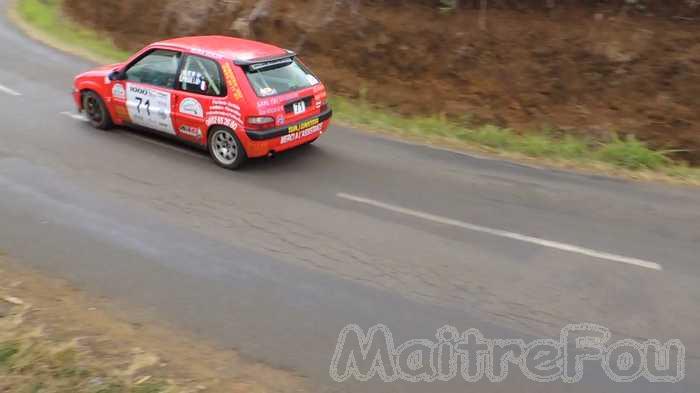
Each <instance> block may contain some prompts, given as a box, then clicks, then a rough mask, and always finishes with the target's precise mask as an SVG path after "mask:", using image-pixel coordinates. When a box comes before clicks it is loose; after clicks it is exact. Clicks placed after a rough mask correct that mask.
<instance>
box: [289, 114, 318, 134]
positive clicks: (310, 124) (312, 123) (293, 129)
mask: <svg viewBox="0 0 700 393" xmlns="http://www.w3.org/2000/svg"><path fill="white" fill-rule="evenodd" d="M320 122H321V121H320V120H319V118H318V117H317V118H315V119H311V120H307V121H305V122H302V123H299V124H295V125H293V126H290V127H289V128H288V129H287V132H289V133H290V134H293V133H295V132H299V131H303V130H305V129H307V128H310V127H313V126H315V125H317V124H318V123H320Z"/></svg>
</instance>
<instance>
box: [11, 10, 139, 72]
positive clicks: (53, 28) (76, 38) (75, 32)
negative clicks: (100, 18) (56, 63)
mask: <svg viewBox="0 0 700 393" xmlns="http://www.w3.org/2000/svg"><path fill="white" fill-rule="evenodd" d="M10 17H11V18H12V19H13V20H14V21H15V22H17V23H18V24H19V25H20V27H22V28H23V29H24V30H25V31H26V32H27V33H28V34H29V35H30V36H32V37H33V38H35V39H38V40H40V41H44V42H46V43H48V44H50V45H52V46H54V47H57V48H58V49H61V50H64V51H66V52H70V53H75V54H77V55H79V56H82V57H86V58H89V59H91V60H94V61H98V62H116V61H120V60H123V59H126V58H128V57H129V53H128V52H126V51H124V50H121V49H119V48H117V47H116V46H115V45H114V43H113V42H112V41H111V40H110V39H109V38H106V37H104V36H101V35H99V34H98V33H96V32H95V31H93V30H90V29H88V28H85V27H83V26H80V25H78V24H76V23H73V22H71V21H70V20H68V19H67V18H65V17H64V16H63V15H62V12H61V0H14V4H12V6H11V9H10Z"/></svg>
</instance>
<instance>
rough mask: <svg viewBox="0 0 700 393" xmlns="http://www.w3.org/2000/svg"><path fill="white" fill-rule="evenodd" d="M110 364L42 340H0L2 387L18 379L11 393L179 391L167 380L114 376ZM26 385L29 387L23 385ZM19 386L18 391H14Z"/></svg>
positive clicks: (0, 387)
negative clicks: (136, 380) (4, 382)
mask: <svg viewBox="0 0 700 393" xmlns="http://www.w3.org/2000/svg"><path fill="white" fill-rule="evenodd" d="M109 374H110V372H109V370H108V367H106V366H103V365H101V364H99V361H98V360H95V359H92V358H90V359H87V358H86V357H85V356H84V354H83V353H80V352H77V351H75V350H73V349H66V350H60V351H55V350H52V347H51V344H50V343H47V342H44V341H43V340H39V339H36V338H35V339H23V340H15V341H9V342H0V390H2V387H3V385H2V380H3V379H6V378H15V381H16V383H15V384H13V385H10V386H5V388H9V389H10V390H9V391H8V392H10V393H14V392H22V393H23V392H43V393H63V392H71V393H163V392H166V391H170V392H172V391H175V390H174V389H173V387H172V386H170V385H168V384H167V383H165V382H163V381H158V380H154V381H148V382H144V383H142V384H139V385H136V384H133V383H131V381H129V380H127V379H123V378H120V377H115V376H110V375H109ZM23 387H26V389H25V388H23ZM13 389H15V390H13Z"/></svg>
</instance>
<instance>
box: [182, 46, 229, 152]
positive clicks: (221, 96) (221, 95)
mask: <svg viewBox="0 0 700 393" xmlns="http://www.w3.org/2000/svg"><path fill="white" fill-rule="evenodd" d="M176 94H177V97H175V100H176V101H175V102H174V103H173V120H174V122H175V131H176V133H177V135H178V136H179V137H180V138H182V139H186V140H190V141H193V142H197V143H200V144H206V132H205V131H206V127H207V126H206V123H205V114H206V113H205V112H209V111H210V110H212V109H215V108H218V107H220V106H223V107H225V106H226V104H225V101H226V95H227V94H226V84H225V83H224V79H223V75H222V72H221V66H220V65H219V63H218V62H217V61H215V60H213V59H210V58H207V57H203V56H197V55H191V54H185V55H184V58H183V59H182V67H180V74H179V75H178V81H177V92H176Z"/></svg>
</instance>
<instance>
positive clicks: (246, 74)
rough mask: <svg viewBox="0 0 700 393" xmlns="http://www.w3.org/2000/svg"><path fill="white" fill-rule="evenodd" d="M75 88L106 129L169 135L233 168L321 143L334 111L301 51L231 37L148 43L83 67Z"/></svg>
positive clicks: (81, 107) (94, 121) (91, 116)
mask: <svg viewBox="0 0 700 393" xmlns="http://www.w3.org/2000/svg"><path fill="white" fill-rule="evenodd" d="M73 96H74V99H75V103H76V104H77V105H78V109H79V110H80V111H84V112H85V113H86V115H87V117H88V119H89V120H90V122H91V123H92V124H93V125H94V126H95V127H97V128H100V129H108V128H110V127H112V126H113V125H115V124H116V125H133V126H138V127H145V128H148V129H152V130H156V131H160V132H163V133H166V134H170V135H173V136H176V137H178V138H181V139H183V140H186V141H189V142H193V143H196V144H198V145H201V146H203V147H207V149H208V150H209V153H210V155H211V157H212V159H213V160H214V161H215V162H216V163H217V164H218V165H220V166H222V167H224V168H229V169H235V168H238V167H239V166H240V165H241V164H242V163H243V162H245V160H246V159H247V158H253V157H262V156H267V155H270V154H274V153H278V152H281V151H284V150H289V149H291V148H294V147H297V146H300V145H303V144H307V143H311V142H313V141H315V140H316V139H317V138H318V137H319V136H320V135H321V134H323V132H324V131H326V129H327V128H328V124H329V122H330V118H331V115H332V111H331V108H330V107H329V105H328V100H327V94H326V88H325V87H324V86H323V84H322V83H321V82H320V81H319V80H318V79H317V78H316V76H314V74H313V73H312V72H311V71H309V69H308V68H307V67H306V66H305V65H304V64H303V63H302V62H301V61H300V60H299V59H298V58H297V56H296V55H295V54H294V53H293V52H291V51H288V50H285V49H281V48H278V47H275V46H272V45H268V44H263V43H260V42H254V41H248V40H243V39H238V38H231V37H222V36H207V37H186V38H177V39H172V40H167V41H162V42H158V43H154V44H152V45H149V46H148V47H146V48H144V49H142V50H141V51H140V52H138V53H136V54H135V55H133V56H132V57H131V58H130V59H129V60H127V61H126V62H124V63H120V64H113V65H108V66H104V67H100V68H98V69H96V70H93V71H89V72H86V73H83V74H80V75H78V76H77V77H76V78H75V82H74V90H73Z"/></svg>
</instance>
